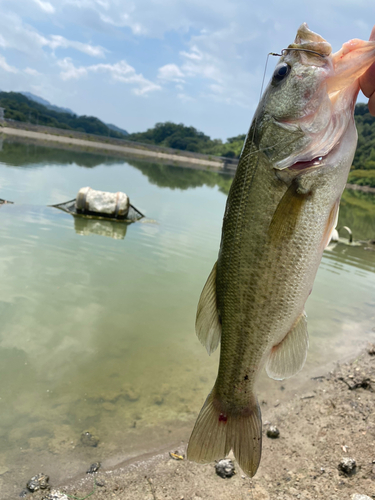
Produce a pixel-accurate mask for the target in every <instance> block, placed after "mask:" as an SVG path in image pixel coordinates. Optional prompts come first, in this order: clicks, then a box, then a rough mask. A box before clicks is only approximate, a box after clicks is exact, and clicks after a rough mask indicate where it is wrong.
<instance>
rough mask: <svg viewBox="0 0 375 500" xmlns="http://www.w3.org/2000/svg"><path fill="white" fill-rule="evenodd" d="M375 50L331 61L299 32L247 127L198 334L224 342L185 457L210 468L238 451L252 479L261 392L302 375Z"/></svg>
mask: <svg viewBox="0 0 375 500" xmlns="http://www.w3.org/2000/svg"><path fill="white" fill-rule="evenodd" d="M374 61H375V42H365V41H361V40H351V41H349V42H347V43H345V44H344V45H343V47H342V48H341V49H340V50H339V51H338V52H336V53H335V54H332V50H331V46H330V44H329V43H327V42H326V41H325V40H324V38H322V37H321V36H319V35H317V34H316V33H314V32H312V31H310V30H309V28H308V26H307V25H306V24H302V25H301V26H300V28H299V29H298V32H297V36H296V39H295V41H294V43H292V44H291V45H289V47H288V48H287V49H285V50H284V51H283V53H282V56H281V58H280V59H279V61H278V63H277V66H276V69H275V71H274V73H273V76H272V79H271V81H270V83H269V85H268V87H267V89H266V90H265V92H264V94H263V96H262V99H261V101H260V103H259V106H258V108H257V110H256V112H255V116H254V119H253V122H252V125H251V127H250V130H249V133H248V136H247V139H246V142H245V146H244V148H243V151H242V154H241V158H240V162H239V165H238V169H237V172H236V175H235V178H234V180H233V183H232V186H231V189H230V192H229V195H228V200H227V204H226V209H225V213H224V220H223V229H222V238H221V245H220V251H219V256H218V260H217V262H216V263H215V265H214V267H213V269H212V272H211V274H210V276H209V278H208V280H207V282H206V284H205V286H204V288H203V291H202V294H201V297H200V300H199V304H198V310H197V318H196V331H197V335H198V337H199V339H200V341H201V342H202V344H203V345H205V346H206V348H207V351H208V353H209V354H210V353H211V352H212V351H214V350H215V349H216V347H217V346H218V344H219V343H220V342H221V351H220V365H219V372H218V376H217V380H216V382H215V385H214V387H213V389H212V391H211V393H210V394H209V396H208V398H207V400H206V402H205V403H204V406H203V408H202V410H201V412H200V414H199V416H198V419H197V422H196V424H195V427H194V430H193V432H192V435H191V438H190V441H189V445H188V450H187V457H188V459H190V460H194V461H196V462H200V463H205V462H211V461H213V460H216V459H220V458H223V457H225V456H226V455H227V454H228V453H229V451H230V450H231V449H232V450H233V453H234V456H235V458H236V459H237V461H238V463H239V465H240V467H241V468H242V470H243V471H244V472H246V474H248V475H249V476H253V475H254V474H255V473H256V471H257V469H258V466H259V462H260V457H261V446H262V445H261V440H262V439H261V438H262V423H261V414H260V409H259V405H258V402H257V398H256V396H255V394H254V384H255V382H256V379H257V376H258V375H259V372H260V371H261V369H262V368H263V367H264V366H265V367H266V371H267V373H268V375H269V376H270V377H272V378H274V379H277V380H282V379H284V378H288V377H291V376H292V375H294V374H296V373H297V372H298V371H299V370H301V368H302V367H303V365H304V363H305V359H306V355H307V348H308V343H309V342H308V333H307V327H306V315H305V312H304V306H305V302H306V300H307V298H308V296H309V294H310V292H311V290H312V287H313V282H314V279H315V275H316V272H317V269H318V266H319V263H320V260H321V258H322V254H323V250H324V248H325V247H326V246H327V244H328V242H329V240H330V236H331V233H332V231H333V230H334V228H335V226H336V222H337V217H338V208H339V202H340V197H341V194H342V192H343V190H344V187H345V183H346V179H347V176H348V173H349V169H350V167H351V164H352V160H353V156H354V152H355V148H356V143H357V132H356V128H355V123H354V118H353V112H354V106H355V101H356V98H357V94H358V91H359V83H358V79H359V77H360V76H361V75H362V74H363V73H364V72H365V71H366V70H367V68H368V67H369V66H370V65H371V64H372V63H373V62H374Z"/></svg>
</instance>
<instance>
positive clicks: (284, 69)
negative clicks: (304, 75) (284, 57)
mask: <svg viewBox="0 0 375 500" xmlns="http://www.w3.org/2000/svg"><path fill="white" fill-rule="evenodd" d="M289 72H290V66H289V64H287V63H281V64H279V65H278V66H276V69H275V71H274V73H273V78H272V79H273V82H274V83H278V82H281V80H283V79H284V78H285V77H286V76H287V75H289Z"/></svg>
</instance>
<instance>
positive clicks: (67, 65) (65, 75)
mask: <svg viewBox="0 0 375 500" xmlns="http://www.w3.org/2000/svg"><path fill="white" fill-rule="evenodd" d="M57 64H58V65H59V66H60V68H61V70H62V71H61V73H60V76H61V78H62V79H63V80H78V79H79V78H82V77H83V76H86V75H87V68H83V67H81V68H76V67H75V66H74V64H73V63H72V60H71V59H70V57H66V58H65V59H62V60H60V61H58V62H57Z"/></svg>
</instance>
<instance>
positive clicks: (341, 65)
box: [274, 23, 375, 171]
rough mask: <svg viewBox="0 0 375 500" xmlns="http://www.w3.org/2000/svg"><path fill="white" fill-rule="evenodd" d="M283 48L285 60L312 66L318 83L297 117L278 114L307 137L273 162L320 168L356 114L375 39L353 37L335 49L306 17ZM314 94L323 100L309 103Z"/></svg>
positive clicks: (287, 125)
mask: <svg viewBox="0 0 375 500" xmlns="http://www.w3.org/2000/svg"><path fill="white" fill-rule="evenodd" d="M282 54H283V56H282V59H281V61H283V62H284V63H287V64H289V65H290V66H293V65H295V64H298V65H300V66H301V65H302V66H303V67H305V68H306V69H307V70H308V69H309V68H310V70H311V72H313V71H314V72H315V73H316V75H317V77H316V81H317V85H316V89H315V91H314V92H315V94H311V96H309V97H308V98H307V99H306V109H305V112H303V113H301V115H299V116H296V117H295V118H293V119H288V118H286V119H281V120H276V122H277V123H278V126H279V127H282V128H284V129H286V130H290V131H291V132H293V131H294V132H296V133H297V134H298V133H299V134H301V135H303V136H304V137H305V138H306V140H305V141H304V144H303V146H302V147H301V148H296V150H295V151H292V152H289V153H290V154H288V155H287V156H285V157H281V158H280V159H279V158H278V159H277V160H276V161H275V163H274V168H275V169H277V170H284V169H291V170H294V171H300V170H305V169H307V168H312V167H314V168H316V167H319V166H320V165H321V164H322V163H323V160H324V159H325V158H326V157H327V155H329V153H330V152H331V151H332V150H334V149H335V146H336V145H337V144H338V143H339V142H340V141H341V140H342V139H343V137H344V136H345V133H346V130H347V128H348V125H349V123H350V122H351V121H352V120H353V109H354V106H355V102H356V99H357V95H358V92H359V89H360V87H359V78H360V77H361V76H362V75H363V74H364V73H365V71H366V70H367V69H368V68H369V67H370V66H371V64H372V63H373V62H374V60H375V42H374V41H363V40H358V39H353V40H350V41H349V42H346V43H344V44H343V46H342V47H341V49H340V50H339V51H337V52H335V53H334V54H332V51H331V46H330V44H329V43H328V42H326V41H325V40H324V38H322V37H321V36H320V35H318V34H316V33H314V32H313V31H311V30H310V29H309V28H308V26H307V24H305V23H304V24H302V25H301V26H300V28H299V30H298V32H297V36H296V39H295V42H294V43H293V44H291V45H289V46H288V48H286V49H284V50H283V51H282ZM311 72H310V74H311ZM301 77H302V78H303V77H304V76H301ZM301 77H300V78H301ZM307 77H308V76H307ZM314 99H315V101H316V102H320V103H321V104H320V105H319V106H315V105H311V103H313V102H314ZM301 145H302V144H301ZM324 163H325V162H324Z"/></svg>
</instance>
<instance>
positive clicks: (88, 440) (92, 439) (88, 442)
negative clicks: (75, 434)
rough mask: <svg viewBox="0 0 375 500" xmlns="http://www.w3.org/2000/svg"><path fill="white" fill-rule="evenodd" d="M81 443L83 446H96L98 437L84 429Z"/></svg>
mask: <svg viewBox="0 0 375 500" xmlns="http://www.w3.org/2000/svg"><path fill="white" fill-rule="evenodd" d="M81 443H82V444H83V445H84V446H92V447H93V448H96V447H97V446H98V444H99V438H97V437H96V436H93V435H92V434H91V432H89V431H84V432H82V434H81Z"/></svg>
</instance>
